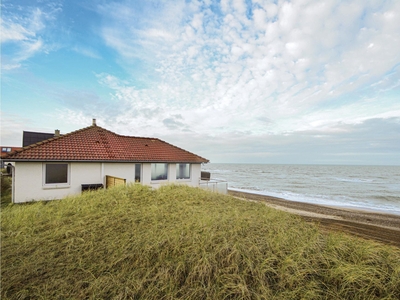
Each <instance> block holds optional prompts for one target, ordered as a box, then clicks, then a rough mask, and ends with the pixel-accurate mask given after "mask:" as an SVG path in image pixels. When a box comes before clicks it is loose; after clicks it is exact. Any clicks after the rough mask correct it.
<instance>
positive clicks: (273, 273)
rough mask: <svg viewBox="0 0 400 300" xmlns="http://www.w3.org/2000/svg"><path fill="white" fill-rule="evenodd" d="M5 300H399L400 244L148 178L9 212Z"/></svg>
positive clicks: (4, 227)
mask: <svg viewBox="0 0 400 300" xmlns="http://www.w3.org/2000/svg"><path fill="white" fill-rule="evenodd" d="M1 236H2V241H1V251H2V252H1V267H2V269H1V296H2V299H28V298H29V299H38V298H41V299H85V298H88V299H132V298H134V299H399V298H400V249H398V248H395V247H390V246H385V245H381V244H378V243H375V242H371V241H365V240H361V239H357V238H355V237H350V236H347V235H344V234H336V233H335V234H333V233H332V234H325V233H321V231H320V230H319V229H318V227H317V226H316V225H313V224H310V223H306V222H304V221H302V220H301V219H300V218H299V217H296V216H294V215H291V214H288V213H285V212H282V211H278V210H274V209H271V208H268V207H266V206H265V205H263V204H259V203H252V202H246V201H241V200H237V199H235V198H232V197H229V196H223V195H219V194H213V193H209V192H206V191H203V190H200V189H194V188H189V187H184V186H165V187H163V188H160V189H158V190H154V191H153V190H151V189H149V188H147V187H144V186H141V185H132V186H128V187H117V188H114V189H110V190H101V191H97V192H87V193H84V194H83V195H81V196H77V197H70V198H67V199H64V200H62V201H51V202H47V203H46V202H43V203H34V204H27V205H8V206H7V207H5V208H3V209H2V212H1Z"/></svg>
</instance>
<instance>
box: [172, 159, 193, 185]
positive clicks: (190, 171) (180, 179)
mask: <svg viewBox="0 0 400 300" xmlns="http://www.w3.org/2000/svg"><path fill="white" fill-rule="evenodd" d="M179 165H189V177H184V178H178V173H179ZM175 167H176V175H175V177H176V178H175V179H176V180H178V181H185V180H191V179H192V164H190V163H176V165H175Z"/></svg>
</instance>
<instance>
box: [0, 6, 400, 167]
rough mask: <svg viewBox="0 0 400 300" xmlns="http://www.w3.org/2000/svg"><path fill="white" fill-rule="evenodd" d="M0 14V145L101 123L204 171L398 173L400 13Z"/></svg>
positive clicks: (79, 9) (379, 9) (342, 9)
mask: <svg viewBox="0 0 400 300" xmlns="http://www.w3.org/2000/svg"><path fill="white" fill-rule="evenodd" d="M1 9H2V11H1V47H2V48H1V50H2V53H1V59H2V62H1V68H2V70H1V72H2V75H1V144H2V145H9V146H19V145H21V144H22V131H23V130H26V131H41V132H53V131H54V129H60V130H61V133H67V132H70V131H73V130H77V129H80V128H83V127H86V126H89V125H91V119H92V118H96V119H97V124H98V125H99V126H102V127H104V128H107V129H109V130H111V131H114V132H116V133H119V134H124V135H134V136H151V137H158V138H160V139H163V140H165V141H167V142H169V143H172V144H175V145H177V146H180V147H182V148H185V149H187V150H189V151H191V152H194V153H196V154H199V155H201V156H203V157H206V158H208V159H210V160H211V162H241V163H289V164H290V163H304V164H388V165H400V50H399V49H400V1H397V0H393V1H384V0H377V1H374V0H371V1H367V0H348V1H339V0H326V1H325V0H293V1H289V0H274V1H273V0H220V1H217V0H203V1H195V0H193V1H190V0H186V1H178V0H176V1H168V0H165V1H161V0H160V1H156V0H152V1H149V0H132V1H129V0H126V1H123V0H121V1H108V0H107V1H106V0H104V1H101V0H87V1H79V0H64V1H62V0H60V1H55V0H51V1H47V0H2V4H1Z"/></svg>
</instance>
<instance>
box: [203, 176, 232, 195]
mask: <svg viewBox="0 0 400 300" xmlns="http://www.w3.org/2000/svg"><path fill="white" fill-rule="evenodd" d="M199 186H200V188H201V189H205V190H210V191H212V192H216V193H221V194H227V193H228V182H227V181H225V180H219V179H211V180H200V185H199Z"/></svg>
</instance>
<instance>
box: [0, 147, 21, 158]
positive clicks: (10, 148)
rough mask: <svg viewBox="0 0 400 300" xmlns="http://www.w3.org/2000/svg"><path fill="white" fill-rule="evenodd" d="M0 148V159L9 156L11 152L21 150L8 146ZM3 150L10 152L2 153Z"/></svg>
mask: <svg viewBox="0 0 400 300" xmlns="http://www.w3.org/2000/svg"><path fill="white" fill-rule="evenodd" d="M0 148H1V158H3V157H5V156H6V155H7V154H9V153H11V152H14V151H16V150H21V149H22V147H10V146H0ZM4 148H6V149H7V150H8V149H9V150H10V151H9V152H7V151H6V152H3V149H4Z"/></svg>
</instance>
